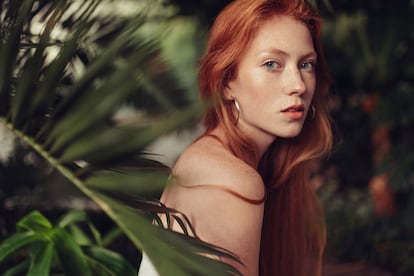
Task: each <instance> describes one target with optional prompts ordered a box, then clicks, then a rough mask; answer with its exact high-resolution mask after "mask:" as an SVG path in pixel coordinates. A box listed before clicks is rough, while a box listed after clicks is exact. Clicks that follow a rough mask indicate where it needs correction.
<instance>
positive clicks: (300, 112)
mask: <svg viewBox="0 0 414 276" xmlns="http://www.w3.org/2000/svg"><path fill="white" fill-rule="evenodd" d="M281 112H282V113H283V114H284V115H286V116H287V117H289V118H290V119H293V120H298V119H301V118H302V117H303V116H304V115H305V107H304V106H303V105H291V106H289V107H287V108H285V109H283V110H282V111H281Z"/></svg>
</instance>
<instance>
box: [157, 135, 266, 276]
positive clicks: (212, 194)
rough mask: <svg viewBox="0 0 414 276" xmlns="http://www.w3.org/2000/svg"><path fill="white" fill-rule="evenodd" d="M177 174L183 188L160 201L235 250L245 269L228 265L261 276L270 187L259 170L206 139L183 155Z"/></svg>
mask: <svg viewBox="0 0 414 276" xmlns="http://www.w3.org/2000/svg"><path fill="white" fill-rule="evenodd" d="M173 174H174V177H175V182H177V183H178V184H179V185H170V186H169V187H168V188H167V189H166V190H165V191H164V193H163V196H162V198H161V201H163V202H164V203H165V204H166V205H167V206H169V207H172V208H175V209H177V210H179V211H180V212H182V213H183V214H185V215H186V216H187V217H188V218H189V220H190V221H191V224H192V225H193V226H194V229H195V231H196V234H197V235H198V237H200V238H201V239H202V240H204V241H207V242H209V243H211V244H215V245H218V246H220V247H222V248H225V249H227V250H230V251H231V252H233V253H234V254H236V255H237V256H238V257H239V258H240V260H241V261H242V262H243V264H244V265H240V264H239V263H236V262H234V261H232V260H226V259H223V261H225V262H228V263H229V264H231V265H233V266H235V267H236V268H237V269H239V270H240V272H242V274H243V275H248V276H257V275H258V263H259V252H260V237H261V227H262V218H263V209H264V204H263V201H262V199H263V197H264V192H265V191H264V190H265V189H264V185H263V181H262V179H261V177H260V175H259V174H258V173H257V172H256V170H255V169H254V168H252V167H250V166H248V165H247V164H246V163H244V162H243V161H242V160H240V159H238V158H236V157H234V156H233V155H232V154H231V153H230V152H229V151H228V150H227V149H226V148H225V147H224V146H223V145H222V144H221V143H220V142H219V141H217V140H215V139H212V138H211V139H207V138H206V139H201V140H199V141H197V142H196V143H194V144H193V145H192V146H190V147H189V148H188V149H187V150H186V151H185V152H184V153H183V154H182V156H181V158H180V159H179V160H178V161H177V163H176V166H175V167H174V168H173ZM243 199H244V200H243ZM246 199H250V200H255V201H256V203H254V204H250V203H252V201H249V200H246ZM173 229H175V230H177V228H174V227H173ZM178 231H179V229H178Z"/></svg>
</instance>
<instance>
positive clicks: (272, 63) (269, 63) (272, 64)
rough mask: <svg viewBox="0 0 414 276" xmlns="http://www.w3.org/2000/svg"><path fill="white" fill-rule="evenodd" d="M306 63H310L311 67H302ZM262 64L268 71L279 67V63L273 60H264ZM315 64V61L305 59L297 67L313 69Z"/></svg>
mask: <svg viewBox="0 0 414 276" xmlns="http://www.w3.org/2000/svg"><path fill="white" fill-rule="evenodd" d="M306 65H310V66H311V68H304V67H305V66H306ZM263 66H264V67H265V68H266V69H268V70H269V71H274V70H277V69H279V68H280V67H281V65H280V63H278V62H277V61H274V60H270V61H266V62H265V63H264V64H263ZM315 66H316V61H305V62H302V63H300V64H299V69H304V70H310V71H314V70H315Z"/></svg>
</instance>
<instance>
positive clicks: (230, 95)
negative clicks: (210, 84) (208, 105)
mask: <svg viewBox="0 0 414 276" xmlns="http://www.w3.org/2000/svg"><path fill="white" fill-rule="evenodd" d="M231 86H232V85H231V81H230V82H229V83H227V85H226V87H225V88H224V91H223V95H224V97H225V98H226V100H229V101H232V100H233V99H234V95H233V91H232V89H231Z"/></svg>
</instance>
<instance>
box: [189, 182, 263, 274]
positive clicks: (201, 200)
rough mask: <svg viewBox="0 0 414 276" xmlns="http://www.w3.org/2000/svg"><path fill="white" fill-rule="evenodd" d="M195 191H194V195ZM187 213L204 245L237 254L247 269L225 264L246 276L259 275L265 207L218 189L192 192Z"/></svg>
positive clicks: (231, 262) (229, 261) (235, 264)
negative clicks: (212, 245) (210, 245)
mask: <svg viewBox="0 0 414 276" xmlns="http://www.w3.org/2000/svg"><path fill="white" fill-rule="evenodd" d="M190 190H191V191H190ZM190 190H188V191H187V193H188V196H189V201H187V206H186V209H187V208H188V209H189V210H185V211H184V210H183V211H184V212H186V211H187V212H189V213H191V215H190V219H191V221H192V223H193V226H194V228H195V230H196V233H197V235H198V236H199V237H200V238H201V239H202V240H204V241H206V242H208V243H211V244H214V245H217V246H219V247H222V248H225V249H227V250H229V251H231V252H233V253H234V254H236V255H237V256H238V257H239V258H240V260H241V261H242V263H243V264H244V266H241V265H239V264H237V263H236V262H234V261H231V260H223V261H225V262H228V263H230V264H231V265H233V266H235V267H236V268H238V269H239V270H240V271H241V272H242V274H243V275H258V266H259V264H258V261H259V252H260V237H261V228H262V218H263V204H250V203H247V202H245V201H243V200H241V199H240V198H238V197H235V196H234V195H231V194H229V193H226V192H224V191H222V190H216V189H212V190H210V189H190Z"/></svg>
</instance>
